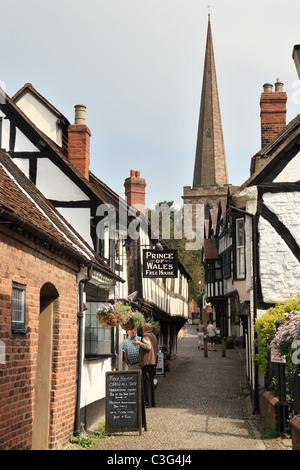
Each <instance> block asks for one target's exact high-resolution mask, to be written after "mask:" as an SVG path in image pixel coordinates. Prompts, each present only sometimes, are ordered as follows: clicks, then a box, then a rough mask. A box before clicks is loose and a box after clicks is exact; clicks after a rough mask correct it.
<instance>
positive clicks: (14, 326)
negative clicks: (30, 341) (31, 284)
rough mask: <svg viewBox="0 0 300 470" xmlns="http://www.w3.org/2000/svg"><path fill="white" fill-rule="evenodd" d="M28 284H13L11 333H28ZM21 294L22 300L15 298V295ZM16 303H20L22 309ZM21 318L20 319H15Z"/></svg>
mask: <svg viewBox="0 0 300 470" xmlns="http://www.w3.org/2000/svg"><path fill="white" fill-rule="evenodd" d="M26 287H27V286H26V284H20V283H19V282H14V281H13V282H12V289H11V331H12V333H27V330H26ZM16 292H18V293H21V298H20V299H17V298H15V297H14V293H16ZM16 302H20V307H21V308H18V307H16ZM15 316H18V317H20V319H17V318H15Z"/></svg>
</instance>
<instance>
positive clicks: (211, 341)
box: [207, 321, 217, 351]
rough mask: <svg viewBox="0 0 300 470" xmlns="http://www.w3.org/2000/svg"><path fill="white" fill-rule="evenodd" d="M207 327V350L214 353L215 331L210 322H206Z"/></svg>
mask: <svg viewBox="0 0 300 470" xmlns="http://www.w3.org/2000/svg"><path fill="white" fill-rule="evenodd" d="M207 323H208V326H207V334H208V343H209V347H208V350H209V351H211V350H213V351H216V348H215V344H216V333H217V332H216V329H215V327H214V325H213V324H212V322H211V321H208V322H207Z"/></svg>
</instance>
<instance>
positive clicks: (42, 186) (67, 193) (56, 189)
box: [36, 158, 89, 201]
mask: <svg viewBox="0 0 300 470" xmlns="http://www.w3.org/2000/svg"><path fill="white" fill-rule="evenodd" d="M36 186H37V188H38V189H39V190H40V191H41V192H42V193H43V194H44V196H45V197H46V198H47V199H53V200H56V201H82V200H84V201H88V200H89V198H88V197H87V196H86V195H85V193H84V192H83V191H81V189H79V188H78V186H77V185H76V184H75V183H73V181H72V180H71V179H70V178H69V177H68V176H67V175H66V174H65V173H64V172H63V171H61V170H60V169H59V168H58V167H57V166H56V165H55V164H54V163H52V162H51V160H49V159H48V158H39V159H38V163H37V178H36Z"/></svg>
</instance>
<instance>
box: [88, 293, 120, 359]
mask: <svg viewBox="0 0 300 470" xmlns="http://www.w3.org/2000/svg"><path fill="white" fill-rule="evenodd" d="M92 304H95V305H92ZM104 304H107V301H102V300H95V299H93V300H89V299H87V301H86V305H87V307H88V309H87V310H86V311H85V335H84V358H85V360H92V359H106V358H110V357H112V356H113V353H112V348H113V337H114V331H113V330H114V328H113V327H111V328H109V327H108V328H107V327H103V326H102V325H101V324H100V323H99V322H98V320H97V317H96V309H97V308H98V307H100V306H101V305H104ZM91 309H92V311H91ZM93 316H94V318H93ZM89 319H90V320H91V321H90V322H89ZM92 335H94V337H95V336H96V337H97V339H96V340H95V339H92ZM101 335H103V337H104V339H100V336H101ZM106 336H107V338H106ZM102 342H103V344H102V345H103V346H104V349H103V350H102V351H101V350H100V351H99V343H100V344H101V343H102ZM92 343H97V345H98V346H97V351H95V349H94V348H92V346H93V344H92ZM105 343H106V344H105ZM94 346H95V344H94ZM105 346H106V348H105Z"/></svg>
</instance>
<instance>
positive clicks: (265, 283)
mask: <svg viewBox="0 0 300 470" xmlns="http://www.w3.org/2000/svg"><path fill="white" fill-rule="evenodd" d="M286 102H287V96H286V93H285V92H284V91H283V84H282V82H280V81H279V80H277V82H276V84H275V90H274V91H273V86H272V85H271V84H269V83H268V84H265V85H264V91H263V93H262V94H261V101H260V104H261V141H262V149H261V150H260V151H259V152H258V153H257V154H256V155H254V156H253V157H252V159H251V165H250V178H249V179H248V180H247V181H246V182H245V183H244V184H243V185H241V186H240V187H239V188H238V190H236V191H235V192H234V193H233V194H232V197H231V198H230V200H229V203H228V205H227V206H228V207H227V212H226V217H227V218H228V219H227V220H228V221H229V227H228V235H229V234H230V233H231V236H232V263H233V264H232V268H233V286H234V290H235V291H236V292H237V294H238V300H239V302H238V306H237V307H238V313H239V316H240V319H241V321H242V323H243V326H244V334H245V345H246V359H247V374H248V379H249V385H250V391H251V399H252V406H253V410H254V411H255V410H258V408H259V400H258V389H259V386H262V385H263V377H262V376H261V375H260V373H259V370H258V367H257V366H256V365H255V363H254V362H253V354H254V353H255V342H254V339H255V331H254V324H255V320H256V318H258V317H259V316H260V315H262V314H263V313H264V312H265V311H266V310H267V309H268V308H270V307H271V306H273V305H274V304H275V303H276V302H283V301H284V300H286V299H287V298H288V297H289V296H290V295H296V294H298V293H299V285H300V264H299V263H300V238H299V234H300V226H299V223H300V222H299V221H300V218H299V215H300V192H299V191H300V115H298V116H297V117H296V118H295V119H293V120H292V121H291V122H290V123H289V124H288V125H286ZM228 235H227V236H228ZM212 238H213V242H214V243H215V242H216V240H218V234H216V233H215V234H214V236H213V237H212ZM221 254H222V247H221V246H220V245H217V250H215V259H217V258H218V259H220V258H221ZM226 265H227V264H226V261H225V260H224V261H223V272H222V280H223V282H224V280H225V272H226Z"/></svg>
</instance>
